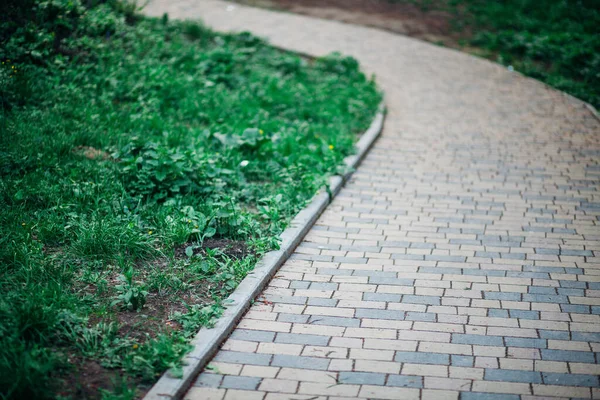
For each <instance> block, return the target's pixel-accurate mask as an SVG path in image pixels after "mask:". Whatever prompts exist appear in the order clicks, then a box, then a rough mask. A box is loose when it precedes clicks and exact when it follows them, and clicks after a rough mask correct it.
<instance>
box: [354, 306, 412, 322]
mask: <svg viewBox="0 0 600 400" xmlns="http://www.w3.org/2000/svg"><path fill="white" fill-rule="evenodd" d="M354 316H355V317H356V318H370V319H373V318H376V319H383V320H396V321H402V320H404V312H402V311H395V310H373V309H366V308H357V309H356V312H355V314H354Z"/></svg>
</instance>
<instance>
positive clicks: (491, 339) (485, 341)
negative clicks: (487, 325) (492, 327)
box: [452, 333, 504, 346]
mask: <svg viewBox="0 0 600 400" xmlns="http://www.w3.org/2000/svg"><path fill="white" fill-rule="evenodd" d="M452 343H462V344H476V345H482V346H504V341H503V339H502V337H501V336H487V335H469V334H460V333H453V334H452Z"/></svg>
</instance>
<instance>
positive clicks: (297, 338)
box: [275, 332, 330, 346]
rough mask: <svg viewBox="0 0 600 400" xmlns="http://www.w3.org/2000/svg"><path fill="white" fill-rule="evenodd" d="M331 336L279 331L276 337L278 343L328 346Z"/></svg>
mask: <svg viewBox="0 0 600 400" xmlns="http://www.w3.org/2000/svg"><path fill="white" fill-rule="evenodd" d="M329 339H330V338H329V336H319V335H309V334H298V333H282V332H280V333H278V334H277V337H276V338H275V342H276V343H288V344H306V345H313V346H327V343H329Z"/></svg>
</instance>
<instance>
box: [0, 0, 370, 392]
mask: <svg viewBox="0 0 600 400" xmlns="http://www.w3.org/2000/svg"><path fill="white" fill-rule="evenodd" d="M135 10H136V7H135V5H132V4H131V3H123V2H119V1H85V2H80V1H78V0H47V1H46V0H10V1H8V2H4V3H3V4H2V6H0V15H2V16H3V19H2V21H1V24H0V39H1V41H2V44H1V45H0V61H1V65H0V98H1V105H0V113H1V114H0V177H1V179H0V207H1V209H2V212H0V290H1V293H2V296H1V297H0V398H3V399H24V398H30V399H33V398H35V399H44V398H78V399H85V398H104V399H117V398H122V399H127V398H136V397H140V396H141V395H142V394H143V393H144V390H146V389H147V388H148V387H149V386H150V385H151V384H152V383H153V382H154V381H155V380H156V379H157V377H158V376H159V375H160V373H162V372H163V371H164V370H166V369H167V368H169V367H173V368H175V369H177V367H178V365H179V364H178V362H179V360H180V358H181V356H182V355H183V354H184V353H185V352H186V351H188V350H189V345H188V340H189V338H190V337H191V336H192V335H193V334H194V333H195V332H196V331H197V330H198V329H199V328H200V327H202V326H210V325H211V324H212V323H214V321H215V319H216V318H218V316H219V315H220V313H221V311H222V307H223V300H224V299H225V298H226V296H227V295H228V294H229V293H230V292H231V291H232V290H233V289H234V288H235V287H236V285H237V284H238V283H239V282H240V280H241V279H242V278H243V277H244V276H245V275H246V274H247V273H248V272H249V271H250V270H251V269H252V268H253V266H254V265H255V264H256V262H257V260H258V259H259V258H260V256H261V255H262V254H264V253H265V252H267V251H269V250H272V249H274V248H277V246H278V240H277V236H278V234H279V233H280V232H281V231H282V230H283V229H284V228H285V226H286V224H287V223H288V222H289V221H290V219H291V218H292V217H293V216H294V215H295V213H296V212H297V211H298V210H299V209H301V208H302V207H303V206H304V205H305V204H306V202H307V201H309V200H310V198H311V197H312V196H313V195H314V194H315V193H316V191H317V190H318V189H319V188H320V187H321V186H322V185H323V184H324V183H325V180H326V177H327V176H329V175H331V174H335V173H336V172H337V171H338V169H339V168H340V167H339V166H340V165H341V162H342V160H343V158H344V157H345V156H346V155H348V154H350V153H351V152H352V151H353V144H354V142H355V140H356V134H357V133H358V132H361V131H362V130H364V129H365V128H366V127H367V126H368V124H369V122H370V121H371V119H372V117H373V116H374V113H375V111H376V108H377V105H378V103H379V101H380V99H381V96H380V93H379V92H378V90H377V88H376V86H375V83H374V82H373V80H372V79H368V78H367V77H365V76H364V75H363V74H362V73H361V72H360V70H359V68H358V65H357V63H356V61H355V60H353V59H350V58H345V57H342V56H339V55H332V56H329V57H325V58H322V59H316V60H307V59H303V58H301V57H299V56H297V55H293V54H288V53H285V52H282V51H279V50H276V49H274V48H272V47H270V46H268V45H267V44H266V43H265V42H263V41H262V40H260V39H258V38H256V37H253V36H251V35H250V34H246V33H242V34H238V35H226V34H220V33H215V32H212V31H210V30H208V29H206V28H205V27H204V26H202V25H201V24H198V23H192V22H174V21H169V20H168V17H166V16H165V17H163V18H162V19H148V18H143V17H139V16H138V15H136V14H135Z"/></svg>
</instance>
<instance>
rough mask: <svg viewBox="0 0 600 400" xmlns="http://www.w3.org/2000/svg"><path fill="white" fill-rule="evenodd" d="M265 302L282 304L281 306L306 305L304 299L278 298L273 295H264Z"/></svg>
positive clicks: (297, 297)
mask: <svg viewBox="0 0 600 400" xmlns="http://www.w3.org/2000/svg"><path fill="white" fill-rule="evenodd" d="M265 300H267V301H270V302H271V303H283V304H306V300H308V299H307V298H306V297H302V296H279V295H274V294H268V295H265Z"/></svg>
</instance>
